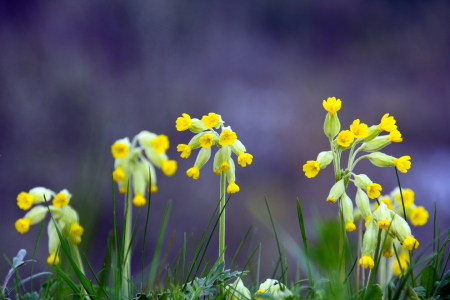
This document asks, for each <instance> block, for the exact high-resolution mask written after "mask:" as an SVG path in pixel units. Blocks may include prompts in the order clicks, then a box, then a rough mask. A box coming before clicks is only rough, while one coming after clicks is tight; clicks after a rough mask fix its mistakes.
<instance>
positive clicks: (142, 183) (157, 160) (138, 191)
mask: <svg viewBox="0 0 450 300" xmlns="http://www.w3.org/2000/svg"><path fill="white" fill-rule="evenodd" d="M169 146H170V144H169V138H168V137H167V136H166V135H164V134H160V135H157V134H155V133H152V132H149V131H145V130H144V131H141V132H140V133H139V134H138V135H136V136H135V137H134V138H133V139H132V140H131V142H130V139H129V138H128V137H126V138H122V139H119V140H117V141H115V142H114V144H112V145H111V153H112V156H113V158H114V159H115V161H114V171H113V173H112V178H113V180H114V181H115V182H117V184H118V186H119V192H120V193H121V194H126V196H125V197H126V198H127V197H129V198H132V201H131V202H130V201H125V216H124V218H125V221H126V224H125V227H126V230H125V238H124V245H125V247H124V253H123V257H124V262H123V267H124V269H125V277H126V278H130V275H131V266H130V261H131V255H130V253H131V251H128V248H129V246H130V243H131V229H132V228H131V220H132V204H133V205H134V206H137V207H142V206H144V205H145V204H146V203H147V198H146V193H155V192H157V191H158V186H157V185H156V172H155V167H156V168H159V169H161V170H162V172H163V174H164V175H166V176H172V175H173V174H175V172H176V171H177V162H176V161H175V160H169V158H168V156H167V154H166V152H167V150H168V149H169ZM129 187H132V189H131V190H129ZM129 198H128V199H129ZM123 288H124V290H125V293H127V294H128V292H127V290H128V283H127V282H126V280H124V281H123Z"/></svg>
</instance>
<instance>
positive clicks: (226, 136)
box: [219, 128, 237, 146]
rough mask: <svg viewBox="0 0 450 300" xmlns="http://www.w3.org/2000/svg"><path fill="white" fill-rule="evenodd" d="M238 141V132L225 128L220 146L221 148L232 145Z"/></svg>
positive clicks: (220, 139)
mask: <svg viewBox="0 0 450 300" xmlns="http://www.w3.org/2000/svg"><path fill="white" fill-rule="evenodd" d="M236 139H237V135H236V132H233V131H231V130H230V129H228V128H225V129H224V130H223V131H222V133H221V134H220V138H219V144H220V145H221V146H225V145H232V144H233V143H234V141H235V140H236Z"/></svg>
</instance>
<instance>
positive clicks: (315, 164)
mask: <svg viewBox="0 0 450 300" xmlns="http://www.w3.org/2000/svg"><path fill="white" fill-rule="evenodd" d="M332 161H333V154H332V152H331V151H322V152H320V153H319V155H318V156H317V160H309V161H307V162H306V164H304V165H303V172H305V176H306V177H308V178H312V177H316V176H317V174H319V172H320V170H322V169H325V168H326V166H328V165H329V164H330V163H331V162H332Z"/></svg>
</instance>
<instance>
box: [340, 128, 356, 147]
mask: <svg viewBox="0 0 450 300" xmlns="http://www.w3.org/2000/svg"><path fill="white" fill-rule="evenodd" d="M354 140H355V136H354V135H353V133H352V132H351V131H350V130H342V131H341V132H339V134H338V136H337V138H336V141H337V143H338V145H339V146H342V147H344V148H348V147H350V145H351V144H352V143H353V141H354Z"/></svg>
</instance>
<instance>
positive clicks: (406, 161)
mask: <svg viewBox="0 0 450 300" xmlns="http://www.w3.org/2000/svg"><path fill="white" fill-rule="evenodd" d="M410 160H411V156H402V157H400V158H398V159H395V160H394V166H395V167H396V168H397V170H399V171H400V172H402V173H407V172H408V170H409V169H411V162H410Z"/></svg>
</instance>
